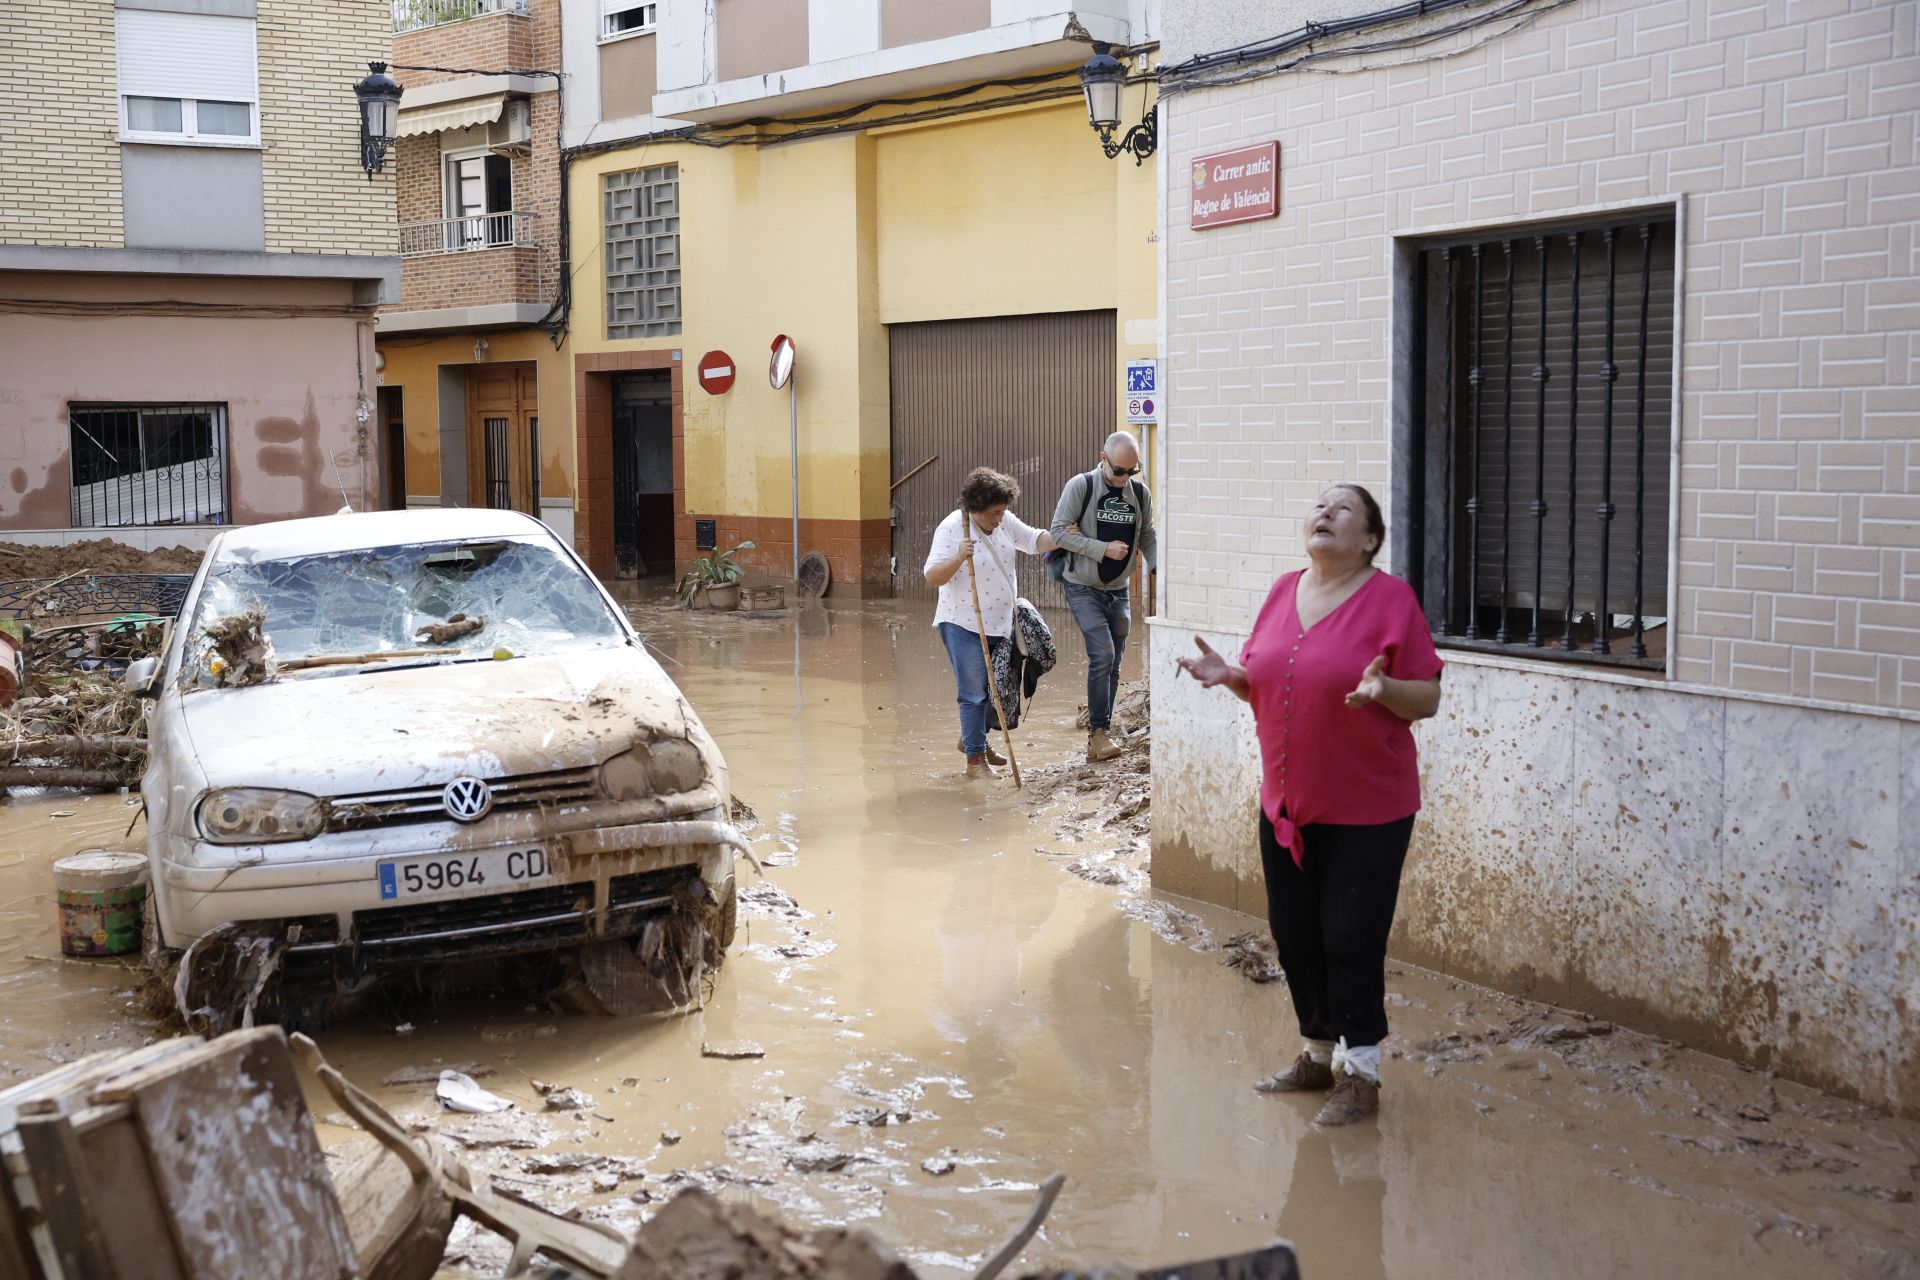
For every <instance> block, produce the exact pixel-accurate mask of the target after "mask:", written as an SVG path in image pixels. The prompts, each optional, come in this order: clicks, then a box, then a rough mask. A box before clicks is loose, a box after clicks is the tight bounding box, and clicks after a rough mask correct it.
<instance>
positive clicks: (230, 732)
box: [178, 647, 705, 796]
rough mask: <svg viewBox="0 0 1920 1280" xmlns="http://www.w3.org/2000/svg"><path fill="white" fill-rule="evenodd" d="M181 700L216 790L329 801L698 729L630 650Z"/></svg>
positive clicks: (306, 680) (673, 692)
mask: <svg viewBox="0 0 1920 1280" xmlns="http://www.w3.org/2000/svg"><path fill="white" fill-rule="evenodd" d="M178 705H179V714H180V716H181V718H182V720H183V722H184V726H185V728H186V731H187V736H188V738H189V739H190V740H191V742H192V744H193V752H194V754H195V756H196V757H197V758H198V761H199V764H200V767H201V769H202V771H203V772H204V774H205V777H206V780H207V785H209V786H215V787H229V786H257V787H277V788H281V789H285V790H292V791H305V792H309V793H311V794H313V795H323V796H344V795H360V794H364V793H367V792H373V791H386V790H392V789H396V788H402V787H425V786H441V785H444V784H445V783H447V782H450V781H452V780H453V779H454V778H457V777H460V776H461V775H463V774H470V775H473V776H476V777H482V778H500V777H512V776H515V775H520V774H528V773H544V772H548V771H552V770H562V769H580V768H586V767H590V766H592V765H596V764H599V763H600V762H601V761H603V760H605V759H606V758H608V757H609V756H613V755H616V754H618V753H619V752H621V751H624V750H626V749H627V748H628V747H629V746H631V745H632V744H633V743H634V742H635V741H636V740H640V739H645V738H647V737H650V736H674V737H684V736H688V735H690V734H694V733H696V731H697V726H698V720H697V719H696V717H695V716H694V714H693V711H692V709H691V708H690V707H689V706H688V705H687V703H686V700H685V699H684V698H682V697H681V696H680V692H679V690H678V689H676V688H675V687H674V685H673V682H672V681H671V680H669V679H668V678H667V676H666V673H664V672H663V671H661V670H660V667H659V665H658V664H656V663H655V662H654V661H653V659H652V658H650V657H648V656H647V655H646V653H645V652H643V651H642V650H640V649H638V648H628V647H623V648H618V649H593V650H582V651H579V652H574V653H567V654H561V655H557V656H553V657H545V658H515V659H512V660H510V661H505V662H491V661H478V662H459V663H451V664H448V665H446V666H438V667H401V668H393V669H385V670H383V669H381V668H379V667H372V668H366V669H363V670H361V671H357V672H355V673H353V674H351V675H326V674H323V673H307V674H301V675H289V676H286V677H282V678H281V679H279V680H277V681H274V682H272V683H270V684H263V685H255V686H253V687H251V688H245V689H208V690H201V691H197V692H192V693H186V694H183V695H181V697H180V700H179V704H178ZM698 736H699V737H700V738H703V739H704V737H705V734H704V733H699V735H698Z"/></svg>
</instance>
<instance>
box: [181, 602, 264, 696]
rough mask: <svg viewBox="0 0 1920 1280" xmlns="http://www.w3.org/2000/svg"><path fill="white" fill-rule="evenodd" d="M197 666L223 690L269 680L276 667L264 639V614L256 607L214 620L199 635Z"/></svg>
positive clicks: (245, 686) (240, 687)
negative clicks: (202, 646) (201, 646)
mask: <svg viewBox="0 0 1920 1280" xmlns="http://www.w3.org/2000/svg"><path fill="white" fill-rule="evenodd" d="M202 636H203V640H204V643H205V646H206V647H205V650H204V651H203V653H202V654H201V659H200V666H201V670H202V671H203V672H205V674H206V677H207V678H208V679H210V680H211V681H212V682H213V683H214V684H216V685H218V686H219V687H221V688H224V689H244V688H247V687H248V686H249V685H256V684H265V683H266V682H267V681H269V680H271V679H273V677H274V674H275V672H276V670H277V667H278V664H277V663H276V662H275V659H274V653H273V641H272V640H270V639H268V638H267V615H266V614H265V613H264V612H262V611H261V609H260V606H259V605H257V604H256V605H254V606H252V607H251V608H248V609H244V610H241V611H240V612H238V613H230V614H227V615H226V616H225V617H221V618H215V619H214V620H213V621H211V622H209V623H207V626H206V629H205V631H204V632H203V633H202Z"/></svg>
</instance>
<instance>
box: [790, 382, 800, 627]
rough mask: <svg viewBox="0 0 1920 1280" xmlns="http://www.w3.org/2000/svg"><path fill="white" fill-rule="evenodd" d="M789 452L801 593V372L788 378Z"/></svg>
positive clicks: (795, 561)
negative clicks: (790, 456)
mask: <svg viewBox="0 0 1920 1280" xmlns="http://www.w3.org/2000/svg"><path fill="white" fill-rule="evenodd" d="M787 450H788V452H789V453H790V454H791V455H792V468H791V469H792V473H793V590H794V595H795V598H796V600H797V599H798V596H799V592H800V371H799V369H797V368H796V369H795V370H794V371H793V373H792V375H791V376H789V377H788V378H787Z"/></svg>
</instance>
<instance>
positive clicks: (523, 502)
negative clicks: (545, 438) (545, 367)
mask: <svg viewBox="0 0 1920 1280" xmlns="http://www.w3.org/2000/svg"><path fill="white" fill-rule="evenodd" d="M538 392H539V387H538V383H537V381H536V379H535V376H534V366H533V363H532V362H531V361H528V362H526V363H521V364H497V365H493V364H489V365H478V366H474V367H472V368H470V369H469V370H468V372H467V505H469V506H474V507H494V508H496V509H499V510H503V511H524V512H526V513H527V514H528V515H531V516H538V515H539V514H540V508H539V501H540V500H539V487H540V458H539V452H538V450H539V436H538V424H539V420H540V417H539V415H540V401H539V396H538Z"/></svg>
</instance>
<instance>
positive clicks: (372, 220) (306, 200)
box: [258, 0, 394, 254]
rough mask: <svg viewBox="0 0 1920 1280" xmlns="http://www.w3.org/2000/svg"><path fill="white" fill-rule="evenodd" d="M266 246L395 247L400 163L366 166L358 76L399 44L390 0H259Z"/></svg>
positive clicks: (367, 250) (382, 250) (300, 249)
mask: <svg viewBox="0 0 1920 1280" xmlns="http://www.w3.org/2000/svg"><path fill="white" fill-rule="evenodd" d="M258 13H259V18H258V22H259V47H260V132H261V138H262V141H264V142H265V143H266V148H267V150H266V155H265V158H264V162H263V163H264V171H263V174H262V180H263V185H264V187H265V194H266V223H267V248H268V249H269V250H279V251H284V252H291V253H357V254H391V253H393V252H394V249H393V210H394V201H393V165H392V164H391V163H389V164H388V165H387V167H386V169H385V171H383V172H382V173H379V174H376V175H374V179H373V181H372V182H371V183H369V182H368V181H367V178H366V173H365V171H364V170H363V169H361V167H360V117H359V111H358V107H357V105H356V104H355V102H354V100H353V85H354V84H355V83H356V82H357V81H359V80H360V79H361V78H363V77H364V76H365V75H366V74H367V62H368V61H369V60H370V59H374V58H384V57H385V56H386V53H387V50H388V49H389V48H390V47H391V46H392V43H393V10H392V7H391V6H390V5H389V4H388V3H386V0H328V2H327V3H326V4H309V3H303V2H302V0H259V9H258Z"/></svg>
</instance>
